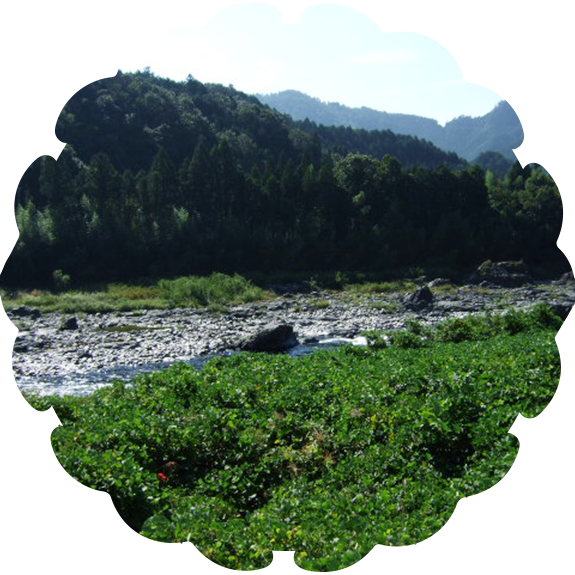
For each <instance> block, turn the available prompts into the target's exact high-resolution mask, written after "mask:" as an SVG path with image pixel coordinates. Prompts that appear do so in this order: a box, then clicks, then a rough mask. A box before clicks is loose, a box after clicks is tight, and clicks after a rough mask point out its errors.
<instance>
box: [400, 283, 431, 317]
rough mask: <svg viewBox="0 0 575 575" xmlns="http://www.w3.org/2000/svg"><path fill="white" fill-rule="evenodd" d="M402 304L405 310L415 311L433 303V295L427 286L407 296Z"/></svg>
mask: <svg viewBox="0 0 575 575" xmlns="http://www.w3.org/2000/svg"><path fill="white" fill-rule="evenodd" d="M403 303H404V305H405V307H406V308H407V309H411V310H414V311H417V310H420V309H423V308H425V307H427V306H429V305H431V304H432V303H433V293H432V292H431V290H430V289H429V288H428V287H427V286H423V287H422V288H419V289H418V290H417V291H414V292H413V293H411V294H409V295H407V296H406V297H405V299H404V300H403Z"/></svg>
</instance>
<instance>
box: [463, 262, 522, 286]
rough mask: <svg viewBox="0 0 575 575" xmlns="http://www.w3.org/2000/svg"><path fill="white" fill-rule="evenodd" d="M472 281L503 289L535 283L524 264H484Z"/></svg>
mask: <svg viewBox="0 0 575 575" xmlns="http://www.w3.org/2000/svg"><path fill="white" fill-rule="evenodd" d="M470 279H471V281H473V282H476V283H483V282H486V283H487V284H492V285H496V286H501V287H518V286H522V285H524V284H526V283H529V282H531V281H533V278H532V277H531V275H530V274H529V271H528V269H527V266H526V265H525V264H524V263H523V262H515V261H504V262H492V261H490V260H487V261H485V262H483V263H482V264H481V265H480V266H479V267H478V268H477V270H476V271H475V272H474V273H473V274H472V276H471V278H470Z"/></svg>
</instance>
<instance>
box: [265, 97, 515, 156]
mask: <svg viewBox="0 0 575 575" xmlns="http://www.w3.org/2000/svg"><path fill="white" fill-rule="evenodd" d="M258 98H259V100H260V101H261V102H263V103H264V104H268V105H269V106H271V107H272V108H275V109H277V110H279V111H280V112H283V113H285V114H289V115H290V116H291V117H293V118H294V119H296V120H305V119H306V118H307V119H309V120H311V121H312V122H316V123H318V124H323V125H325V126H351V127H352V128H362V129H365V130H391V131H393V132H395V133H397V134H409V135H411V136H416V137H418V138H423V139H425V140H428V141H430V142H432V143H433V144H435V145H436V146H438V147H439V148H441V149H444V150H451V151H454V152H456V153H457V154H459V155H460V156H461V157H463V158H465V159H467V160H469V161H477V162H479V163H481V164H482V165H484V164H483V159H482V158H481V155H482V154H483V153H484V152H492V153H497V155H498V156H499V160H500V161H505V163H506V165H507V167H509V165H510V162H511V161H512V160H513V159H514V156H513V152H512V150H513V149H514V148H518V147H519V146H520V145H521V142H522V141H523V129H522V127H521V123H520V122H519V118H518V117H517V114H515V112H514V111H513V108H511V106H510V105H509V104H508V103H507V102H504V101H503V102H500V103H499V104H498V105H497V106H496V107H495V108H494V109H493V110H492V111H491V112H489V113H488V114H485V115H484V116H481V117H478V118H471V117H467V116H461V117H459V118H455V119H453V120H451V121H449V122H447V123H446V124H445V126H440V125H439V123H438V122H437V121H436V120H432V119H430V118H423V117H421V116H414V115H411V114H390V113H387V112H380V111H377V110H372V109H370V108H365V107H363V108H349V107H347V106H343V105H341V104H337V103H334V102H332V103H326V102H321V101H320V100H318V99H317V98H312V97H310V96H306V95H305V94H302V93H301V92H297V91H296V90H285V91H284V92H279V93H277V94H268V95H258Z"/></svg>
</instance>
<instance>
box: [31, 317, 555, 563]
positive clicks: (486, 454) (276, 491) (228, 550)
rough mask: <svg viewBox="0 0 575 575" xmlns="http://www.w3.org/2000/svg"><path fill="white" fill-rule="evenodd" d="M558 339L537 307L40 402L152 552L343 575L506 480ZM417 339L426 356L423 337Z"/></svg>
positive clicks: (66, 453)
mask: <svg viewBox="0 0 575 575" xmlns="http://www.w3.org/2000/svg"><path fill="white" fill-rule="evenodd" d="M559 325H560V320H559V318H558V317H556V316H555V315H554V314H553V313H552V312H551V311H550V309H549V308H547V307H545V306H539V307H536V308H534V309H533V310H531V311H523V312H518V311H516V312H513V313H512V314H511V315H508V316H505V317H503V318H495V317H486V318H469V319H466V320H457V322H451V323H447V324H444V325H442V326H439V327H437V328H435V330H433V332H432V333H431V332H430V333H428V334H427V335H426V337H428V339H429V341H426V343H425V346H424V347H421V346H419V345H412V344H413V342H414V341H416V340H413V341H412V342H411V344H409V343H408V344H407V345H406V342H405V341H403V343H401V339H400V338H396V339H394V340H393V341H392V342H391V345H390V346H389V347H387V348H386V349H374V348H368V349H362V348H354V347H344V348H340V349H338V350H336V351H323V352H318V353H316V354H313V355H311V356H307V357H303V358H297V359H294V358H290V357H288V356H285V355H276V356H268V355H258V354H239V355H236V356H232V357H228V358H219V359H215V360H212V361H210V362H209V363H208V364H207V365H206V366H205V368H204V369H203V371H201V372H198V371H196V370H195V369H194V368H192V367H189V366H186V365H184V364H178V365H176V366H174V367H173V368H171V369H169V370H166V371H163V372H160V373H156V374H151V375H144V376H140V377H139V378H138V379H137V380H136V381H135V382H134V384H133V385H126V384H124V383H120V382H118V383H116V384H114V385H113V386H112V387H110V388H106V389H102V390H99V391H97V392H96V393H94V394H93V395H91V396H89V397H63V398H59V397H43V398H38V397H29V401H30V402H31V403H32V405H34V406H35V407H37V408H39V409H45V408H47V407H49V406H50V405H53V406H54V408H55V410H56V413H57V414H58V416H59V418H60V420H61V421H62V423H63V425H62V426H60V427H58V428H57V429H56V430H55V431H54V433H53V437H52V441H53V446H54V450H55V453H56V455H57V457H58V459H59V461H60V462H61V464H62V465H63V466H64V468H65V469H66V470H67V471H68V472H69V473H70V474H71V475H72V476H73V477H75V478H76V479H78V481H80V482H82V483H83V484H85V485H88V486H90V487H92V488H95V489H100V490H103V491H106V492H108V493H109V494H110V495H111V496H112V499H113V501H114V503H115V505H116V507H117V509H118V511H119V512H120V514H121V515H122V517H123V518H124V519H125V520H126V522H127V523H128V524H129V525H130V526H132V527H133V528H134V529H135V530H137V531H139V532H141V533H142V534H144V535H145V536H147V537H150V538H153V539H157V540H160V541H179V542H181V541H191V542H193V543H194V544H195V545H196V546H197V547H198V548H199V549H200V550H201V551H202V552H203V553H204V554H205V555H206V556H208V557H209V558H211V559H212V560H214V561H216V562H217V563H219V564H221V565H225V566H227V567H230V568H239V569H254V568H259V567H263V566H265V565H267V564H268V563H269V562H270V561H271V558H272V556H271V550H272V549H275V550H282V549H286V550H287V549H289V550H295V551H296V556H295V558H296V562H297V563H298V564H299V565H300V566H302V567H304V568H307V569H313V570H320V571H326V570H335V569H340V568H343V567H346V566H348V565H351V564H353V563H355V562H356V561H358V560H359V559H360V558H362V557H363V556H364V555H366V554H367V553H368V552H369V551H370V550H371V548H372V547H373V545H375V544H376V543H381V544H386V545H405V544H411V543H415V542H418V541H421V540H423V539H425V538H427V537H429V536H431V535H432V534H434V533H435V532H436V531H437V530H438V529H440V528H441V527H442V526H443V525H444V524H445V522H446V521H447V520H448V519H449V517H450V515H451V513H452V512H453V509H454V507H455V505H456V503H457V501H458V500H459V499H460V498H461V497H466V496H469V495H472V494H474V493H478V492H481V491H483V490H485V489H488V488H489V487H491V486H492V485H494V484H495V483H497V481H499V480H500V479H501V477H502V476H503V475H504V474H505V473H506V472H507V471H508V469H509V468H510V466H511V465H512V463H513V461H514V458H515V456H516V453H517V449H518V444H517V442H516V441H515V439H514V438H513V437H512V436H510V435H509V434H508V430H509V428H510V426H511V425H512V423H513V421H514V419H515V417H516V416H517V414H518V413H522V414H523V415H525V416H527V417H533V416H535V415H537V414H538V413H539V412H540V411H541V410H542V409H543V408H544V407H545V406H546V404H547V403H548V402H549V401H550V399H551V397H552V396H553V393H554V392H555V388H556V386H557V383H558V379H559V370H560V360H559V354H558V350H557V348H556V345H555V342H554V336H555V333H556V331H557V329H558V327H559ZM406 333H411V334H413V335H414V336H416V337H417V338H420V340H419V341H423V340H422V339H421V337H422V331H421V329H420V326H418V325H416V324H412V325H411V327H410V330H409V331H408V332H406ZM433 334H435V335H433Z"/></svg>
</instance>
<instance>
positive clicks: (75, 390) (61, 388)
mask: <svg viewBox="0 0 575 575" xmlns="http://www.w3.org/2000/svg"><path fill="white" fill-rule="evenodd" d="M342 344H353V345H360V346H365V345H366V344H367V342H366V340H365V338H363V337H357V338H355V339H346V338H332V339H324V340H320V341H318V342H317V343H313V344H300V345H297V346H295V347H293V348H292V349H290V350H288V351H287V352H286V353H287V355H290V356H292V357H301V356H303V355H309V354H311V353H313V352H314V351H315V350H317V349H327V348H333V347H336V346H338V345H342ZM235 353H239V352H233V351H229V352H224V353H221V354H216V355H204V356H201V357H194V358H190V359H188V360H185V361H169V362H156V363H144V364H140V365H117V366H113V367H109V368H103V369H98V370H95V371H87V372H77V371H69V372H65V373H64V372H63V373H61V374H59V375H50V376H44V377H42V376H36V377H20V378H19V379H18V387H19V388H20V390H21V391H25V392H30V393H35V394H38V395H88V394H90V393H92V392H94V391H96V390H97V389H100V388H102V387H106V386H109V385H111V383H112V382H113V381H118V380H120V381H125V382H129V381H131V380H133V379H134V378H136V376H138V375H141V374H144V373H151V372H154V371H160V370H163V369H166V368H168V367H170V366H172V365H174V364H175V363H187V364H189V365H193V366H194V367H196V368H198V369H202V367H203V366H204V365H205V363H206V362H207V361H209V360H210V359H212V358H214V357H221V356H229V355H233V354H235Z"/></svg>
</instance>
